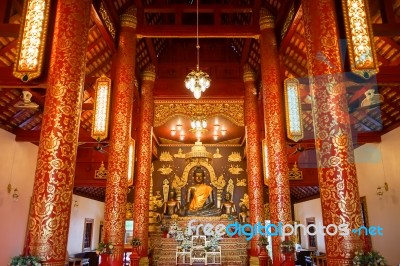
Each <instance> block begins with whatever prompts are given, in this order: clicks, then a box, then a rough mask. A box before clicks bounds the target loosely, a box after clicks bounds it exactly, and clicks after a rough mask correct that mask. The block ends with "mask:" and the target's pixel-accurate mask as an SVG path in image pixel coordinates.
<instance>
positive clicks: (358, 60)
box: [342, 0, 378, 78]
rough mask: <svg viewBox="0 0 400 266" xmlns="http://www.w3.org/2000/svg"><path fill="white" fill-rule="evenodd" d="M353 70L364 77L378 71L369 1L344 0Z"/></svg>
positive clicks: (345, 22)
mask: <svg viewBox="0 0 400 266" xmlns="http://www.w3.org/2000/svg"><path fill="white" fill-rule="evenodd" d="M342 6H343V14H344V24H345V28H346V37H347V45H348V50H349V60H350V68H351V71H352V72H353V73H355V74H357V75H359V76H361V77H363V78H370V77H371V76H372V75H374V74H376V73H377V72H378V65H377V62H378V61H377V59H376V52H375V45H374V38H373V33H372V27H371V21H370V17H369V14H370V13H369V9H368V1H366V0H342Z"/></svg>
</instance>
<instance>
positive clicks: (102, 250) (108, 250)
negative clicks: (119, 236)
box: [96, 242, 114, 266]
mask: <svg viewBox="0 0 400 266" xmlns="http://www.w3.org/2000/svg"><path fill="white" fill-rule="evenodd" d="M113 251H114V244H112V243H110V242H100V243H99V246H98V247H97V248H96V253H97V254H98V255H100V257H101V262H100V264H99V266H108V265H110V264H109V256H110V254H112V253H113Z"/></svg>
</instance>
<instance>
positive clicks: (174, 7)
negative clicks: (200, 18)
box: [143, 4, 253, 14]
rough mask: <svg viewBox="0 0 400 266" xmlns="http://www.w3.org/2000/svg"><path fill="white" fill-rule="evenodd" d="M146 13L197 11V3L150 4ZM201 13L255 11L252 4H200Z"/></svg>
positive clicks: (144, 9)
mask: <svg viewBox="0 0 400 266" xmlns="http://www.w3.org/2000/svg"><path fill="white" fill-rule="evenodd" d="M143 12H144V13H145V14H146V13H171V14H176V13H196V5H186V4H168V5H165V4H163V5H159V4H150V5H147V6H145V7H144V8H143ZM199 13H212V14H215V13H253V6H252V5H229V6H228V5H222V4H214V5H199Z"/></svg>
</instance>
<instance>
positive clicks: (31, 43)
mask: <svg viewBox="0 0 400 266" xmlns="http://www.w3.org/2000/svg"><path fill="white" fill-rule="evenodd" d="M49 10H50V0H26V1H25V4H24V9H23V16H22V22H21V26H20V32H19V39H18V49H17V50H18V53H17V57H16V60H15V64H14V72H13V74H14V76H15V77H17V78H19V79H21V80H22V81H24V82H27V81H29V80H30V79H33V78H37V77H39V76H40V75H41V73H42V64H43V54H44V47H45V45H46V35H47V25H48V20H49Z"/></svg>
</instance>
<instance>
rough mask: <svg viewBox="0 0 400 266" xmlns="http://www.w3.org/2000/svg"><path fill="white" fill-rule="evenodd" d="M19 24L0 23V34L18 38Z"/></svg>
mask: <svg viewBox="0 0 400 266" xmlns="http://www.w3.org/2000/svg"><path fill="white" fill-rule="evenodd" d="M18 34H19V24H0V36H1V37H12V38H18Z"/></svg>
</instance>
